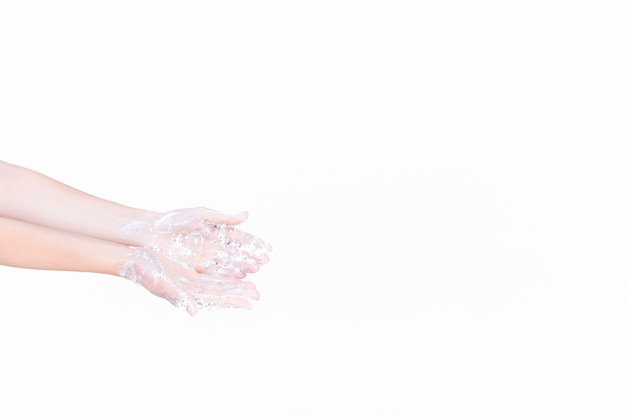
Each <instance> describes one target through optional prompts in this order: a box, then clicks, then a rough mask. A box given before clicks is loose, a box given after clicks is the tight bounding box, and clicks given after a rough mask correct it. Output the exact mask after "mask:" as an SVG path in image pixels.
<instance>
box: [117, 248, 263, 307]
mask: <svg viewBox="0 0 626 417" xmlns="http://www.w3.org/2000/svg"><path fill="white" fill-rule="evenodd" d="M118 273H119V275H120V276H122V277H124V278H127V279H129V280H131V281H133V282H137V283H138V284H140V285H141V286H143V287H144V288H146V289H147V290H148V291H150V292H151V293H152V294H154V295H156V296H158V297H161V298H164V299H166V300H167V301H169V302H170V303H172V304H173V305H175V306H177V307H184V308H185V309H186V310H187V312H188V313H189V314H190V315H195V314H196V312H197V311H198V308H203V309H212V308H222V307H234V308H242V307H243V308H250V302H249V300H258V299H259V293H258V292H257V290H256V287H255V286H254V284H253V283H251V282H247V281H243V280H240V279H237V278H234V277H229V276H219V275H208V274H202V273H199V272H198V271H196V270H194V269H192V268H189V267H187V266H185V265H181V264H179V263H177V262H176V261H173V260H171V259H168V258H167V257H166V256H163V255H161V254H159V253H157V252H156V251H153V250H151V249H145V248H137V247H134V248H130V252H129V255H128V259H127V260H126V261H125V262H123V263H122V264H121V265H120V267H119V271H118Z"/></svg>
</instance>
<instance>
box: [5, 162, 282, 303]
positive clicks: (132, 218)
mask: <svg viewBox="0 0 626 417" xmlns="http://www.w3.org/2000/svg"><path fill="white" fill-rule="evenodd" d="M246 218H247V213H245V212H242V213H237V214H228V213H222V212H218V211H214V210H209V209H206V208H193V209H183V210H175V211H171V212H168V213H157V212H153V211H149V210H142V209H138V208H133V207H127V206H124V205H121V204H118V203H115V202H112V201H108V200H104V199H101V198H98V197H95V196H92V195H90V194H87V193H85V192H82V191H80V190H77V189H75V188H72V187H70V186H67V185H65V184H63V183H60V182H58V181H56V180H54V179H52V178H49V177H47V176H45V175H43V174H40V173H38V172H35V171H32V170H29V169H26V168H23V167H19V166H16V165H13V164H9V163H6V162H2V161H0V264H3V265H7V266H14V267H20V268H30V269H44V270H64V271H79V272H94V273H101V274H108V275H119V276H123V277H125V278H128V279H131V280H133V281H135V282H138V283H139V284H140V285H142V286H143V287H145V288H146V289H148V290H149V291H150V292H152V293H153V294H155V295H157V296H159V297H162V298H164V299H166V300H168V301H170V302H171V303H172V304H174V305H176V306H182V307H185V308H186V310H187V311H188V312H189V314H192V315H193V314H195V313H196V312H197V309H198V308H208V307H249V306H250V303H249V300H255V299H258V298H259V294H258V292H257V291H256V288H255V286H254V284H252V283H250V282H248V281H244V280H242V278H244V277H245V276H246V274H247V273H254V272H257V271H258V270H259V268H260V266H261V265H262V264H264V263H266V262H267V261H268V260H269V258H268V252H270V251H271V246H270V245H269V244H267V243H265V242H263V241H262V240H260V239H258V238H256V237H254V236H252V235H250V234H249V233H246V232H244V231H242V230H240V229H238V227H237V226H238V225H240V224H241V223H242V222H243V221H245V220H246Z"/></svg>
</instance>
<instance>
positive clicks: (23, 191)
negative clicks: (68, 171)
mask: <svg viewBox="0 0 626 417" xmlns="http://www.w3.org/2000/svg"><path fill="white" fill-rule="evenodd" d="M0 196H1V198H0V216H3V217H9V218H12V219H16V220H22V221H24V222H28V223H33V224H38V225H41V226H46V227H50V228H54V229H58V230H64V231H68V232H73V233H77V234H81V235H85V236H91V237H94V238H98V239H103V240H108V241H111V242H118V243H125V244H129V245H138V244H140V243H141V242H139V241H137V235H132V234H126V235H125V234H124V233H122V232H121V231H122V230H123V229H124V227H125V226H126V225H128V224H130V223H132V222H150V221H154V220H155V219H156V218H157V217H158V214H157V213H154V212H150V211H147V210H140V209H136V208H132V207H127V206H124V205H121V204H117V203H114V202H112V201H108V200H104V199H101V198H98V197H95V196H93V195H90V194H87V193H85V192H82V191H80V190H77V189H75V188H72V187H70V186H68V185H65V184H63V183H61V182H59V181H56V180H54V179H52V178H50V177H47V176H45V175H43V174H40V173H38V172H35V171H32V170H30V169H27V168H23V167H20V166H17V165H13V164H9V163H7V162H3V161H0Z"/></svg>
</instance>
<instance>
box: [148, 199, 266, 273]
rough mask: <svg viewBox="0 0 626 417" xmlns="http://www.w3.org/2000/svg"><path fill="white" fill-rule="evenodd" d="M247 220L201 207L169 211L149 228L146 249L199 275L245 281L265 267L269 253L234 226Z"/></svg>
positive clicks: (248, 234) (262, 243)
mask: <svg viewBox="0 0 626 417" xmlns="http://www.w3.org/2000/svg"><path fill="white" fill-rule="evenodd" d="M247 217H248V214H247V213H246V212H243V213H239V214H228V213H222V212H218V211H214V210H209V209H206V208H203V207H199V208H193V209H183V210H175V211H170V212H167V213H165V214H163V215H161V216H160V217H159V218H158V219H157V220H156V221H155V222H154V223H153V225H152V226H151V227H150V234H151V239H150V240H148V242H147V246H148V247H149V248H152V249H154V250H156V251H157V252H159V253H161V254H163V255H165V256H167V257H168V258H170V259H173V260H175V261H177V262H179V263H182V264H183V265H186V266H188V267H190V268H194V269H196V270H197V271H198V272H202V273H206V274H211V275H219V276H231V277H236V278H244V277H245V276H246V274H247V273H253V272H257V271H258V270H259V269H260V266H261V265H263V264H266V263H267V262H268V261H269V257H268V253H269V252H270V251H271V250H272V247H271V245H269V244H268V243H266V242H264V241H263V240H261V239H258V238H256V237H255V236H253V235H251V234H250V233H247V232H244V231H242V230H239V229H237V228H236V227H235V226H236V225H238V224H240V223H241V222H243V221H245V220H246V219H247Z"/></svg>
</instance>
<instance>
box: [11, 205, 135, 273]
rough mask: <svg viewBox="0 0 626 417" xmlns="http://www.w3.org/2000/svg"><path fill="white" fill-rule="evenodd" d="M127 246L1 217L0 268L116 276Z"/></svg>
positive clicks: (125, 256) (123, 260) (123, 259)
mask: <svg viewBox="0 0 626 417" xmlns="http://www.w3.org/2000/svg"><path fill="white" fill-rule="evenodd" d="M130 254H131V251H130V249H129V248H128V247H127V246H124V245H122V244H118V243H112V242H107V241H102V240H98V239H93V238H89V237H86V236H81V235H76V234H73V233H69V232H64V231H59V230H55V229H50V228H47V227H43V226H39V225H34V224H30V223H25V222H22V221H19V220H14V219H8V218H4V217H0V264H2V265H7V266H14V267H18V268H29V269H45V270H62V271H79V272H95V273H102V274H109V275H118V270H119V267H120V265H121V264H122V263H123V262H126V261H127V260H128V259H129V256H130Z"/></svg>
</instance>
